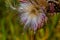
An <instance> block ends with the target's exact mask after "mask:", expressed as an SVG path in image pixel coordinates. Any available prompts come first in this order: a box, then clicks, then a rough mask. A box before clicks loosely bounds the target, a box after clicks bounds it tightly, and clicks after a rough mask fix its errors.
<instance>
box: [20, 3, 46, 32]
mask: <svg viewBox="0 0 60 40" xmlns="http://www.w3.org/2000/svg"><path fill="white" fill-rule="evenodd" d="M33 9H35V8H34V6H33V5H32V4H31V3H29V2H26V3H21V5H20V8H19V11H20V13H21V16H20V18H21V22H22V23H24V29H26V28H27V27H28V28H30V29H32V30H34V32H35V31H36V30H37V29H38V28H41V27H43V25H44V22H45V19H46V15H45V13H44V11H43V9H42V8H41V9H40V10H39V11H40V12H37V11H38V10H35V11H34V12H31V11H32V10H33ZM35 13H36V14H35Z"/></svg>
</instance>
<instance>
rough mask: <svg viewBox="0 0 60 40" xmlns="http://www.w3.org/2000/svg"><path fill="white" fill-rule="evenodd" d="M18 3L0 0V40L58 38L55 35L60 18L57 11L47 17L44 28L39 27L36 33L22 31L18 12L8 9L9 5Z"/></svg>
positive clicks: (47, 39) (50, 39) (49, 39)
mask: <svg viewBox="0 0 60 40" xmlns="http://www.w3.org/2000/svg"><path fill="white" fill-rule="evenodd" d="M18 4H19V2H18V1H17V0H0V35H2V36H0V40H52V39H53V40H55V39H56V38H57V37H58V40H60V39H59V38H60V36H55V35H57V34H56V33H55V32H56V30H58V29H56V28H57V25H58V23H59V22H58V21H59V20H60V19H59V17H60V14H59V13H58V14H56V15H54V16H52V17H51V16H50V17H48V23H47V24H46V25H45V26H44V28H42V29H39V30H38V31H37V33H36V34H34V33H33V31H30V30H28V31H29V32H23V25H22V23H20V18H19V16H18V12H17V11H16V10H13V9H10V5H13V6H14V7H16V6H18ZM59 28H60V25H59ZM54 31H55V32H54ZM57 33H59V31H58V32H57ZM53 34H54V35H53ZM34 37H35V38H34Z"/></svg>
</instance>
